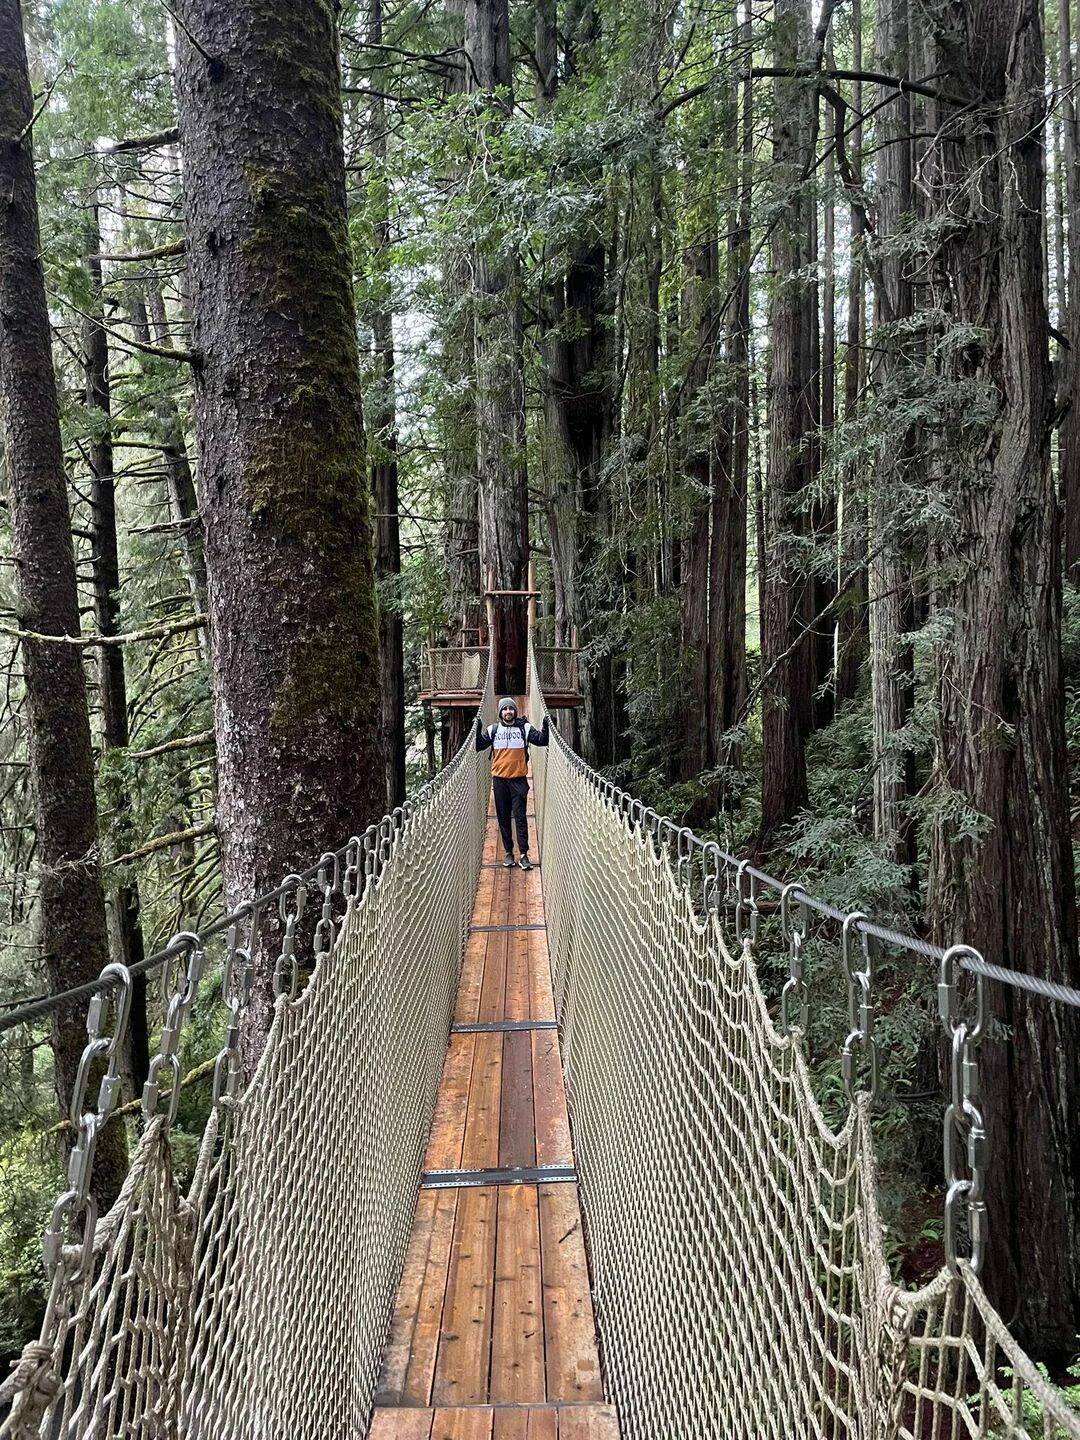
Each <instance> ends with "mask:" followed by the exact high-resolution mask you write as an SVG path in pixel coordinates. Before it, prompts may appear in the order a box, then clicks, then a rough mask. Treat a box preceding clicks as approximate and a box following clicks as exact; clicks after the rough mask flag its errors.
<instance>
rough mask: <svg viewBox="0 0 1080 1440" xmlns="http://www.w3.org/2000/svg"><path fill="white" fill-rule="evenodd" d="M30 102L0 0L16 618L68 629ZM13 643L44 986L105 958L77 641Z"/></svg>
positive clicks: (66, 1009)
mask: <svg viewBox="0 0 1080 1440" xmlns="http://www.w3.org/2000/svg"><path fill="white" fill-rule="evenodd" d="M33 113H34V107H33V101H32V97H31V91H30V82H29V78H28V75H27V66H26V48H25V44H24V40H23V32H22V19H21V14H20V7H19V3H18V0H0V194H2V195H3V197H4V198H3V207H2V209H3V213H2V219H0V387H2V390H3V399H4V443H5V451H6V455H5V459H6V464H7V475H8V503H9V506H10V515H11V529H12V548H13V555H14V559H15V565H16V569H15V574H16V576H17V583H18V597H17V604H18V615H19V623H20V625H21V626H23V627H24V628H25V629H27V630H33V631H36V632H37V633H38V634H44V635H78V633H79V600H78V590H77V587H76V579H75V557H74V553H73V550H72V543H71V527H70V521H69V516H68V497H67V482H66V477H65V474H64V457H63V449H62V445H61V439H60V418H59V408H58V403H57V392H56V376H55V373H54V371H53V362H52V348H51V336H50V332H49V312H48V308H47V305H46V299H45V278H44V274H43V271H42V266H41V235H40V232H39V228H38V211H37V191H36V186H35V180H34V157H33V152H32V146H31V137H30V128H31V120H32V117H33ZM22 648H23V674H24V683H25V687H26V714H27V730H28V754H29V763H30V779H31V786H32V790H33V797H34V819H35V823H36V829H37V852H36V854H37V861H38V866H39V890H38V894H39V904H40V910H41V926H40V936H41V945H42V950H43V952H44V958H45V964H46V967H47V971H48V976H49V987H50V989H51V990H52V991H54V992H59V991H61V990H66V989H69V988H70V987H71V986H74V985H80V984H83V983H84V982H85V981H87V980H93V979H96V978H97V975H98V973H99V972H100V970H101V968H102V966H103V965H105V964H106V962H107V961H108V959H109V944H108V934H107V930H106V921H105V900H104V896H103V893H102V888H101V871H100V867H99V862H98V852H97V842H98V825H97V804H96V800H95V795H94V761H93V754H92V751H91V745H90V717H89V712H88V708H87V700H86V683H85V678H84V675H83V668H82V652H81V651H80V649H79V648H78V646H75V645H69V644H64V643H50V642H48V641H40V640H26V641H24V642H23V647H22ZM85 1043H86V1002H85V1000H77V1001H74V1002H68V1003H66V1004H65V1005H63V1006H61V1007H60V1009H58V1010H57V1011H55V1012H54V1014H53V1018H52V1047H53V1055H54V1062H55V1071H54V1074H55V1082H56V1093H57V1099H58V1100H59V1103H60V1110H61V1114H65V1115H66V1114H67V1110H68V1105H69V1100H70V1097H71V1093H72V1089H73V1086H74V1083H75V1075H76V1071H77V1069H78V1064H79V1058H80V1056H81V1054H82V1051H83V1047H84V1045H85ZM91 1102H92V1097H91ZM124 1149H125V1147H124V1134H123V1129H122V1127H120V1126H118V1125H110V1126H108V1127H107V1128H106V1129H105V1130H104V1131H103V1132H102V1134H101V1136H100V1138H99V1140H98V1148H97V1160H96V1171H95V1184H96V1188H97V1189H98V1191H99V1193H100V1194H102V1195H105V1196H107V1195H109V1194H111V1193H113V1192H114V1191H115V1189H116V1187H117V1186H118V1184H119V1181H120V1179H121V1177H122V1175H123V1169H124V1162H125V1154H124Z"/></svg>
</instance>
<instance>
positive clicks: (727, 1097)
mask: <svg viewBox="0 0 1080 1440" xmlns="http://www.w3.org/2000/svg"><path fill="white" fill-rule="evenodd" d="M543 713H544V707H543V700H542V696H541V694H540V687H539V685H538V684H537V680H536V673H535V670H534V673H533V694H532V696H531V697H530V714H532V715H533V716H534V717H535V719H539V718H540V717H542V715H543ZM533 767H534V772H535V775H536V792H537V799H536V808H537V823H538V827H539V830H540V836H541V841H542V844H543V854H544V900H545V906H546V913H547V922H548V938H549V945H550V951H551V960H552V969H553V975H554V982H555V991H556V998H557V1003H558V1012H559V1020H560V1027H561V1030H562V1039H563V1063H564V1067H565V1070H566V1080H567V1091H568V1098H569V1103H570V1113H571V1121H572V1124H573V1129H574V1146H575V1153H576V1156H577V1162H578V1168H579V1171H580V1174H581V1190H582V1205H583V1210H584V1215H585V1221H586V1227H587V1236H588V1244H589V1256H590V1263H591V1267H592V1276H593V1283H594V1291H595V1299H596V1304H597V1316H598V1322H599V1325H600V1333H601V1337H602V1341H603V1354H604V1361H605V1366H606V1379H607V1383H608V1385H609V1387H610V1390H611V1392H612V1396H613V1398H614V1399H615V1401H616V1402H617V1404H618V1409H619V1417H620V1422H621V1427H622V1433H623V1435H624V1437H627V1440H645V1437H654V1436H661V1435H662V1436H665V1437H674V1440H714V1437H715V1440H720V1437H724V1440H746V1437H752V1440H766V1437H776V1440H791V1437H798V1440H804V1437H805V1440H809V1437H815V1440H818V1437H820V1440H856V1437H859V1440H891V1437H909V1440H927V1437H932V1440H945V1437H949V1440H960V1437H988V1436H995V1437H996V1436H1008V1437H1020V1436H1043V1437H1053V1440H1063V1437H1066V1436H1070V1437H1071V1436H1080V1415H1077V1414H1076V1413H1075V1412H1073V1411H1071V1410H1070V1409H1069V1408H1068V1406H1067V1405H1066V1403H1065V1401H1064V1399H1063V1397H1062V1396H1061V1395H1060V1394H1059V1392H1057V1391H1056V1390H1055V1389H1054V1388H1053V1387H1052V1386H1051V1385H1049V1384H1048V1383H1047V1382H1046V1381H1045V1380H1044V1379H1043V1377H1042V1376H1041V1375H1040V1373H1039V1372H1038V1370H1037V1368H1036V1367H1035V1366H1034V1365H1033V1364H1032V1363H1031V1362H1030V1360H1028V1359H1027V1358H1026V1357H1025V1356H1024V1355H1023V1353H1022V1352H1021V1351H1020V1350H1019V1348H1018V1347H1017V1346H1016V1345H1015V1344H1014V1343H1013V1342H1012V1340H1011V1339H1010V1338H1009V1336H1008V1334H1007V1333H1006V1331H1005V1329H1004V1326H1003V1325H1002V1323H1001V1321H1000V1319H999V1317H998V1316H997V1315H996V1314H995V1313H994V1311H993V1310H992V1309H991V1307H990V1306H989V1305H988V1303H987V1302H986V1299H985V1296H984V1295H983V1293H982V1290H981V1289H980V1287H979V1284H978V1281H977V1279H976V1278H975V1276H974V1275H973V1274H972V1272H971V1271H970V1269H968V1268H966V1267H964V1268H963V1269H962V1271H961V1275H960V1277H959V1278H953V1277H952V1276H951V1275H950V1274H949V1273H948V1272H943V1273H942V1275H941V1276H939V1277H938V1279H937V1280H936V1281H935V1283H934V1284H933V1285H931V1286H930V1287H929V1288H928V1289H927V1290H925V1291H922V1292H919V1293H917V1294H907V1293H905V1292H903V1291H901V1290H898V1289H897V1288H896V1287H895V1286H894V1285H893V1283H892V1281H891V1279H890V1276H889V1272H888V1268H887V1266H886V1263H885V1256H884V1249H883V1232H882V1226H881V1221H880V1217H879V1214H878V1210H877V1205H876V1199H875V1195H876V1173H875V1164H874V1156H873V1148H872V1139H871V1132H870V1118H869V1110H868V1107H867V1104H866V1102H865V1097H864V1098H862V1099H860V1101H859V1102H858V1103H857V1104H856V1105H854V1106H853V1107H852V1109H851V1111H850V1114H849V1116H848V1119H847V1121H846V1123H845V1125H844V1126H843V1128H842V1129H840V1130H838V1131H833V1130H831V1129H830V1128H829V1127H828V1125H827V1124H826V1123H825V1120H824V1118H823V1116H822V1114H821V1111H820V1109H819V1108H818V1105H817V1104H816V1102H815V1100H814V1096H813V1091H812V1087H811V1081H810V1076H809V1073H808V1071H807V1068H806V1065H805V1063H804V1061H803V1058H802V1054H801V1051H800V1049H799V1047H798V1046H797V1044H795V1043H794V1042H793V1041H792V1040H790V1039H788V1038H786V1037H784V1036H781V1035H780V1034H778V1033H777V1030H776V1028H775V1027H774V1025H773V1023H772V1021H771V1019H770V1016H769V1012H768V1009H767V1007H766V1003H765V999H764V996H763V993H762V990H761V987H760V985H759V983H758V974H757V964H756V957H755V955H754V953H753V951H752V949H751V947H750V946H749V944H748V945H747V946H746V947H745V948H744V947H743V946H741V945H739V944H736V943H735V941H734V938H733V937H731V936H729V935H728V934H727V933H726V932H725V928H724V924H723V920H722V916H721V913H720V912H714V913H713V914H711V915H709V916H707V917H705V918H704V919H701V918H699V916H698V914H697V913H696V912H695V908H694V905H693V904H692V902H691V898H690V895H689V892H688V889H687V888H686V887H685V886H684V885H681V884H680V883H679V880H678V878H677V874H676V868H677V867H676V866H674V865H673V863H672V858H671V856H670V854H669V851H668V849H667V848H666V847H665V846H661V845H658V844H657V842H656V841H655V840H654V838H653V836H652V835H651V833H650V832H649V831H648V830H647V829H646V828H644V827H643V826H642V825H641V824H640V823H639V824H633V823H631V821H630V819H629V818H628V817H627V816H626V815H625V814H624V813H623V812H622V810H621V809H620V807H619V806H618V805H616V804H614V803H612V802H611V801H609V800H606V799H605V798H604V791H603V789H602V788H601V786H600V785H599V784H598V783H597V777H596V776H595V775H594V774H593V772H591V771H589V770H588V769H587V767H585V766H584V765H583V763H582V762H581V761H580V760H578V759H577V757H575V756H574V755H573V754H572V752H570V751H569V750H568V749H567V747H566V746H565V744H563V743H562V742H561V741H560V740H559V738H558V737H555V739H554V740H553V743H552V745H551V746H550V747H549V749H548V750H547V751H546V752H545V751H538V752H535V753H534V755H533Z"/></svg>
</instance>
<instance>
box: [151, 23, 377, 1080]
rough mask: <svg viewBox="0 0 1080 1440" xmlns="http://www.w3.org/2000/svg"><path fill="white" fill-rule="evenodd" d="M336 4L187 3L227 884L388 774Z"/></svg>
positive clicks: (189, 171)
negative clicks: (381, 721) (383, 742)
mask: <svg viewBox="0 0 1080 1440" xmlns="http://www.w3.org/2000/svg"><path fill="white" fill-rule="evenodd" d="M335 9H336V7H335V6H334V5H333V4H332V3H331V0H313V3H311V4H308V5H304V6H302V7H300V8H297V7H296V6H294V5H292V4H290V3H288V0H235V3H233V4H230V5H227V6H226V5H222V6H213V7H207V6H206V5H204V4H202V3H201V0H179V3H178V4H177V6H176V17H177V21H178V25H179V29H178V34H177V96H178V104H179V119H180V144H181V152H182V156H183V162H184V211H185V217H186V223H187V255H188V263H189V271H190V285H191V304H192V312H193V321H194V342H195V348H196V353H197V368H196V413H197V433H198V441H199V456H200V465H199V487H200V494H201V501H202V512H203V515H204V519H205V522H206V560H207V570H208V576H209V585H210V610H211V616H212V627H211V628H212V640H213V664H214V684H215V716H216V725H215V728H216V730H217V739H218V770H219V803H218V827H219V831H220V835H221V844H222V860H223V866H224V877H225V886H226V891H227V895H228V898H229V900H230V901H233V902H235V901H238V900H241V899H243V898H244V897H246V896H249V895H251V894H252V893H254V892H256V891H258V890H260V889H264V888H267V887H269V886H271V885H274V884H277V883H278V882H279V881H280V879H281V877H282V875H283V874H285V873H286V872H288V871H292V870H296V869H298V868H299V867H301V866H304V865H306V864H308V863H310V860H311V857H312V856H313V855H317V854H318V853H319V852H320V851H322V850H325V849H326V848H327V847H328V846H334V845H338V844H341V843H343V839H344V837H346V836H348V835H349V834H350V833H353V832H355V831H356V830H357V829H359V828H362V827H363V826H364V825H366V824H367V823H368V822H369V821H370V820H371V819H372V818H373V817H374V816H376V815H377V814H379V813H380V811H381V810H382V808H383V799H384V793H385V782H384V766H383V756H382V751H381V745H380V743H379V730H378V727H379V716H380V689H379V627H378V615H377V611H376V602H375V586H374V577H373V569H372V533H371V514H370V504H369V492H368V480H367V457H366V453H365V444H364V431H363V423H362V419H361V399H362V397H361V389H360V371H359V359H358V353H357V342H356V322H355V315H354V310H353V301H352V291H351V257H350V253H349V244H348V234H347V226H346V209H345V185H344V159H343V151H342V113H341V99H340V92H339V78H338V56H337V35H336V28H335ZM268 969H269V954H268V953H267V954H264V955H263V956H262V957H261V962H260V975H261V983H260V986H259V990H258V994H257V996H256V999H255V1000H254V1002H253V1004H252V1006H251V1007H250V1009H249V1011H248V1021H247V1025H248V1046H249V1052H250V1051H252V1050H254V1049H255V1048H257V1046H258V1043H259V1036H260V1035H261V1032H262V1030H263V1029H264V1028H265V1026H266V1025H267V1023H268V1021H269V1014H270V1004H269V984H268V973H267V972H268Z"/></svg>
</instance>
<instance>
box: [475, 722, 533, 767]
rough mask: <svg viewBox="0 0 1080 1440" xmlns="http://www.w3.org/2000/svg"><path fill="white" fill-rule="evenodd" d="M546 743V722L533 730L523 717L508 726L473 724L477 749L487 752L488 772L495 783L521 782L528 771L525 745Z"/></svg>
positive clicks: (500, 724) (527, 756)
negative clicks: (489, 763) (500, 781)
mask: <svg viewBox="0 0 1080 1440" xmlns="http://www.w3.org/2000/svg"><path fill="white" fill-rule="evenodd" d="M547 743H548V722H547V720H546V719H545V720H544V723H543V725H542V726H541V728H540V729H539V730H534V729H533V727H532V726H531V725H530V724H529V722H528V720H527V719H526V718H525V716H524V715H519V716H518V718H517V719H516V720H515V721H514V722H513V724H512V725H503V724H502V723H501V722H500V723H499V724H498V725H488V726H487V727H486V728H485V727H484V726H483V725H482V724H481V723H480V721H479V720H478V721H477V722H476V748H477V750H478V751H479V750H487V749H490V750H491V773H492V776H493V777H494V778H495V779H497V780H522V779H524V778H525V775H526V773H527V772H528V768H529V746H530V745H546V744H547Z"/></svg>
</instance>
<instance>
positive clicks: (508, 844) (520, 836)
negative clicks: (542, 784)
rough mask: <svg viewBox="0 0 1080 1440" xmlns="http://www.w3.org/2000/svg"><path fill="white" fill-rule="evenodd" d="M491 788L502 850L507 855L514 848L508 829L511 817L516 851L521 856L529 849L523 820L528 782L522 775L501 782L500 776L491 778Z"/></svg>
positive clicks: (527, 825)
mask: <svg viewBox="0 0 1080 1440" xmlns="http://www.w3.org/2000/svg"><path fill="white" fill-rule="evenodd" d="M491 788H492V790H493V791H494V792H495V814H496V815H497V816H498V817H499V834H500V835H501V836H502V843H503V850H504V851H505V852H506V853H507V854H509V853H510V851H511V850H513V848H514V840H513V835H512V832H511V827H510V820H511V817H513V820H514V823H515V825H516V826H517V841H518V849H519V850H520V852H521V853H522V855H524V854H526V853H527V852H528V849H529V822H528V820H526V819H525V802H526V800H527V799H528V795H529V782H528V780H526V778H525V776H524V775H521V776H519V777H518V778H517V779H515V780H503V779H502V778H501V777H500V776H498V775H495V776H493V777H492V781H491Z"/></svg>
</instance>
